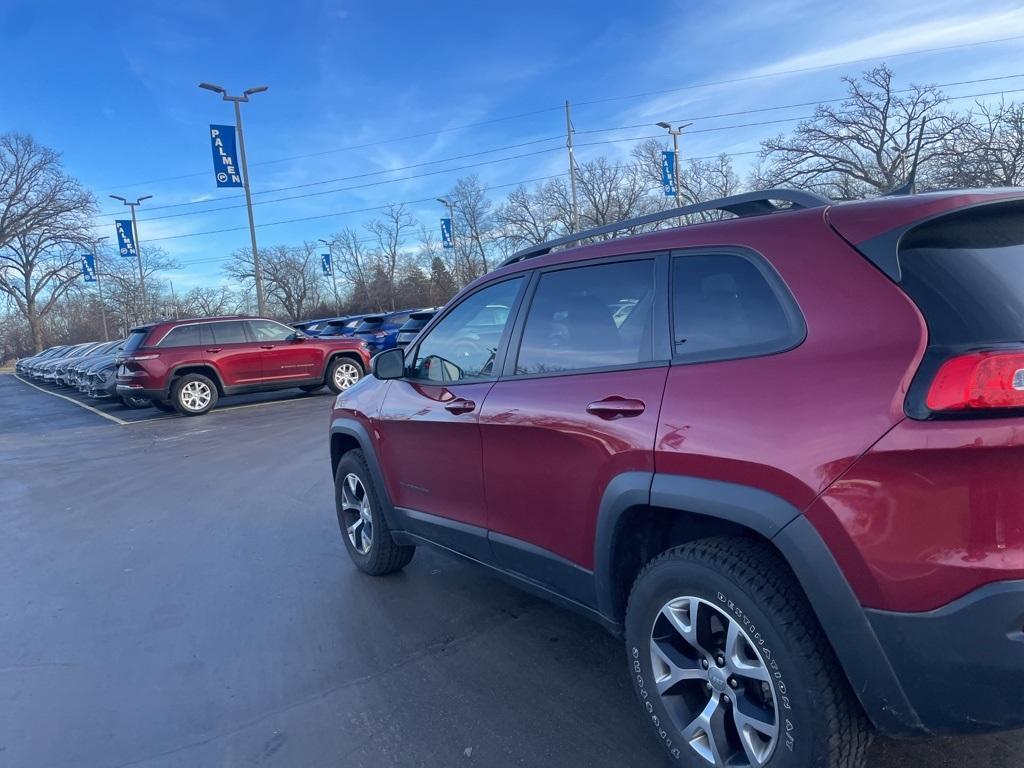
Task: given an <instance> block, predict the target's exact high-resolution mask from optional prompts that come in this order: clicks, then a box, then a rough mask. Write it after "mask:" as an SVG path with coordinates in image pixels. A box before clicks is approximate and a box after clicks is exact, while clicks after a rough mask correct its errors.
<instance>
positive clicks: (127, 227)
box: [114, 219, 138, 259]
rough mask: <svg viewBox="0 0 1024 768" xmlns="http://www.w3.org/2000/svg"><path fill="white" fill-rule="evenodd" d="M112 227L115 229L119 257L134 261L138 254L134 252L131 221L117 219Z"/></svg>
mask: <svg viewBox="0 0 1024 768" xmlns="http://www.w3.org/2000/svg"><path fill="white" fill-rule="evenodd" d="M114 227H115V228H116V229H117V247H118V248H119V249H120V251H121V255H122V256H124V257H125V258H126V259H134V258H135V257H136V255H138V254H137V252H136V250H135V235H134V233H133V231H132V220H131V219H118V220H117V221H115V222H114Z"/></svg>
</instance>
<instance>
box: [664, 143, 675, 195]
mask: <svg viewBox="0 0 1024 768" xmlns="http://www.w3.org/2000/svg"><path fill="white" fill-rule="evenodd" d="M661 185H662V186H663V187H664V188H665V197H675V196H676V153H675V152H673V151H671V150H668V151H666V152H662V153H661Z"/></svg>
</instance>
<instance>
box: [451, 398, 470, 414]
mask: <svg viewBox="0 0 1024 768" xmlns="http://www.w3.org/2000/svg"><path fill="white" fill-rule="evenodd" d="M444 409H445V410H446V411H448V413H454V414H460V413H470V412H471V411H474V410H476V403H474V402H473V401H472V400H467V399H466V398H464V397H457V398H455V399H454V400H452V401H451V402H450V403H445V404H444Z"/></svg>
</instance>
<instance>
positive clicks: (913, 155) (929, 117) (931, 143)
mask: <svg viewBox="0 0 1024 768" xmlns="http://www.w3.org/2000/svg"><path fill="white" fill-rule="evenodd" d="M843 82H844V83H846V87H847V92H848V96H847V98H846V99H845V100H844V101H843V102H841V103H840V104H839V105H833V104H821V105H819V106H818V108H817V109H816V110H815V113H814V117H813V118H812V119H811V120H807V121H805V122H802V123H800V124H799V126H797V128H796V130H795V131H793V133H792V134H790V135H789V136H784V135H779V136H776V137H774V138H771V139H767V140H766V141H764V142H762V144H761V154H762V158H763V159H764V160H765V161H766V162H765V166H764V169H763V175H762V177H761V178H757V179H755V182H754V183H756V184H758V185H759V186H761V185H763V186H779V185H793V186H798V187H803V188H806V189H813V190H816V191H819V192H822V193H824V194H826V195H828V196H830V197H832V198H835V199H849V198H851V197H864V196H866V195H868V194H872V193H874V194H877V193H880V192H886V191H888V190H890V189H892V188H894V187H897V186H899V185H900V184H902V183H903V182H905V181H906V180H907V179H908V178H910V177H911V176H912V175H913V174H914V173H915V172H916V170H917V167H918V166H924V165H927V164H928V163H930V162H931V161H932V160H933V159H935V158H936V157H938V156H939V155H941V154H942V152H943V147H944V146H945V144H946V142H947V140H948V139H949V137H950V136H952V135H953V134H954V133H955V132H956V131H957V129H958V128H959V126H960V125H961V124H962V122H963V119H962V117H956V116H954V115H952V114H950V113H949V112H946V111H945V110H944V109H943V107H944V105H945V103H946V101H947V99H946V97H945V96H944V95H943V94H942V92H941V91H939V90H938V89H937V88H935V87H934V86H921V85H911V86H910V87H909V88H907V89H905V90H903V91H897V90H896V89H895V88H894V87H893V73H892V70H890V69H889V68H888V67H887V66H885V65H882V66H879V67H876V68H875V69H871V70H869V71H867V72H865V73H864V74H863V75H862V76H861V77H860V78H852V77H844V78H843Z"/></svg>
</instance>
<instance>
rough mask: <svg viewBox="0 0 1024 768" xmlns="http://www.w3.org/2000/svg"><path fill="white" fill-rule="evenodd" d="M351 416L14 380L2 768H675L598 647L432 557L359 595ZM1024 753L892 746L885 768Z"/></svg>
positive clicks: (299, 402)
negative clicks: (348, 529) (342, 442)
mask: <svg viewBox="0 0 1024 768" xmlns="http://www.w3.org/2000/svg"><path fill="white" fill-rule="evenodd" d="M330 402H331V398H330V396H329V395H322V394H321V395H312V396H296V395H292V394H290V393H279V394H277V395H275V396H273V397H271V398H266V396H264V398H263V399H258V400H256V399H254V400H253V401H248V400H244V401H239V402H234V403H233V402H229V401H224V405H225V407H223V408H218V409H216V410H215V411H213V412H211V413H210V414H208V415H206V416H203V417H199V418H180V417H177V416H168V415H167V414H163V413H160V412H157V411H155V410H145V411H127V410H123V409H117V408H115V407H114V406H106V407H104V408H102V409H101V410H102V411H104V412H106V411H107V409H109V414H110V415H115V416H116V417H117V418H120V419H122V420H123V421H126V422H128V423H125V424H121V423H117V422H114V421H111V420H109V419H106V418H103V417H102V416H101V415H99V414H97V413H95V412H92V411H89V410H86V409H84V408H80V407H78V406H76V405H75V404H73V403H70V402H67V401H64V400H61V399H59V398H56V397H53V396H52V395H50V394H48V393H45V392H41V391H38V390H36V389H33V388H31V387H29V386H28V385H26V384H25V383H23V382H21V381H19V380H17V379H15V378H14V377H13V376H10V375H0V499H2V500H3V501H2V503H0V529H2V530H3V532H4V535H3V536H2V537H0V585H2V589H0V711H2V712H3V717H0V765H4V766H7V765H9V766H17V767H19V768H20V767H21V766H25V767H29V766H30V767H31V768H47V767H50V766H53V767H55V768H56V767H59V766H68V767H71V766H74V768H81V766H90V767H92V766H103V767H106V766H111V767H117V768H123V767H125V766H148V767H153V768H155V767H157V766H189V767H195V766H235V765H239V766H241V765H247V766H248V765H260V766H262V765H267V766H287V767H288V768H299V767H301V766H338V767H342V768H349V767H356V766H367V767H370V766H372V767H373V768H385V767H386V766H431V767H433V766H458V765H467V766H468V765H474V764H475V765H480V766H487V767H488V768H492V767H500V766H548V765H555V766H662V765H665V764H666V763H665V761H664V760H663V759H662V756H661V753H660V752H659V751H658V745H657V743H656V742H655V741H654V739H653V738H651V736H650V734H648V733H647V730H646V729H647V726H646V724H645V723H643V722H642V721H641V719H640V717H639V715H638V714H637V712H636V711H635V709H634V702H633V699H632V697H633V693H632V691H631V689H630V687H629V682H628V680H627V677H626V672H625V665H624V662H623V657H622V649H621V647H620V644H619V642H618V641H616V640H615V639H613V638H612V637H610V636H609V635H607V634H606V633H605V632H604V631H603V630H601V629H600V628H599V627H597V626H596V625H594V624H591V623H589V622H588V621H586V620H585V619H582V618H579V617H577V616H576V615H574V614H572V613H569V612H566V611H563V610H561V609H559V608H556V607H553V606H551V605H548V604H547V603H545V602H542V601H540V600H539V599H536V598H533V597H531V596H529V595H526V594H524V593H522V592H519V591H518V590H516V589H514V588H512V587H510V586H506V585H505V584H504V583H502V582H500V581H498V580H496V579H494V578H492V577H490V576H488V575H486V574H485V573H482V572H481V571H479V570H477V569H475V568H472V567H470V566H467V565H463V564H461V563H457V562H454V561H452V560H450V559H447V558H444V557H442V556H440V555H437V554H434V553H432V552H429V551H420V552H418V553H417V555H416V558H415V559H414V560H413V562H412V564H411V565H410V566H409V567H408V568H407V569H406V570H405V571H404V572H403V573H400V574H397V575H395V576H393V577H388V578H385V579H372V578H369V577H365V576H362V575H360V574H359V573H357V571H356V570H355V568H354V567H353V566H352V565H351V564H350V563H349V561H348V559H347V557H346V556H345V554H344V550H343V548H342V546H341V542H340V540H339V534H338V529H337V522H336V519H335V517H334V509H333V495H332V488H331V478H330V472H329V467H328V458H327V442H326V429H327V414H328V409H329V406H330ZM232 405H244V406H247V407H241V408H232V407H231V406H232ZM437 458H441V457H437ZM435 460H436V459H435ZM1022 751H1024V732H1015V733H1011V734H999V735H992V736H983V737H974V738H969V739H943V740H939V741H932V742H925V743H892V742H880V743H878V744H877V745H876V747H875V748H874V749H873V751H872V760H871V765H872V766H881V767H883V768H895V767H896V766H907V767H908V768H909V767H910V766H913V768H937V767H938V766H964V765H970V766H992V767H994V768H1010V766H1014V767H1016V766H1019V765H1021V753H1022Z"/></svg>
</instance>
